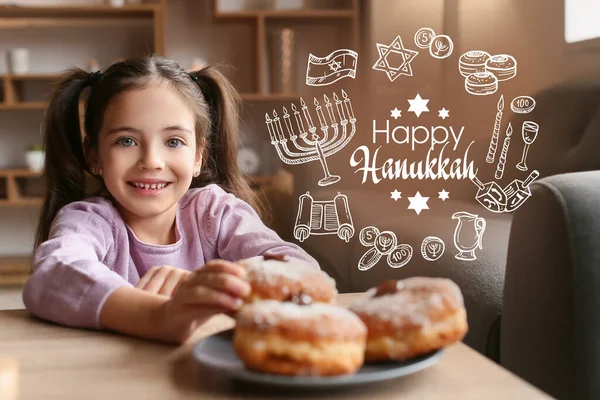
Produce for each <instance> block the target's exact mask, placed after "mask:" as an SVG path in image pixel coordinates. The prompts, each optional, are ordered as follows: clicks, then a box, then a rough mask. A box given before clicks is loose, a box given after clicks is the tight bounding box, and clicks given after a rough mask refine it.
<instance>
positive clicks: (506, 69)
mask: <svg viewBox="0 0 600 400" xmlns="http://www.w3.org/2000/svg"><path fill="white" fill-rule="evenodd" d="M485 70H486V71H487V72H490V73H492V74H494V75H495V76H496V78H498V81H500V82H502V81H507V80H509V79H512V78H514V77H515V76H516V75H517V60H515V58H514V57H513V56H509V55H508V54H498V55H495V56H492V57H491V58H490V59H488V60H487V61H486V63H485Z"/></svg>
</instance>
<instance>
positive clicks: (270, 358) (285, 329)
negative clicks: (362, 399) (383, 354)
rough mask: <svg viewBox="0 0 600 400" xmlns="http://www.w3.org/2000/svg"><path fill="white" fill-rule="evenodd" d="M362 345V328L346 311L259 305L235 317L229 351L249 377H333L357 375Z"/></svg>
mask: <svg viewBox="0 0 600 400" xmlns="http://www.w3.org/2000/svg"><path fill="white" fill-rule="evenodd" d="M366 340H367V328H366V326H365V324H364V323H363V322H362V321H361V319H360V318H359V317H358V316H357V315H356V314H354V313H353V312H351V311H349V310H348V309H345V308H342V307H338V306H334V305H331V304H325V303H311V302H310V301H308V302H302V301H299V302H291V301H290V302H280V301H276V300H262V301H257V302H254V303H252V304H249V305H246V306H244V307H243V308H242V309H241V310H240V311H239V312H238V314H237V316H236V326H235V329H234V334H233V347H234V349H235V352H236V354H237V355H238V356H239V357H240V359H241V360H242V361H243V362H244V365H245V366H246V368H248V369H250V370H252V371H256V372H262V373H270V374H277V375H291V376H300V375H303V376H307V375H308V376H333V375H344V374H352V373H355V372H356V371H357V370H358V369H360V367H361V366H362V365H363V363H364V355H365V343H366Z"/></svg>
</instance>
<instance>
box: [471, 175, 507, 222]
mask: <svg viewBox="0 0 600 400" xmlns="http://www.w3.org/2000/svg"><path fill="white" fill-rule="evenodd" d="M471 181H472V182H473V183H474V184H476V185H477V187H478V188H479V190H477V194H476V195H475V200H477V201H478V202H479V204H481V205H482V206H484V207H485V208H486V209H487V210H489V211H491V212H495V213H502V212H504V209H505V208H506V193H504V190H502V188H501V187H500V185H498V184H497V183H496V182H488V183H481V181H480V180H479V179H478V178H477V176H474V177H473V179H471Z"/></svg>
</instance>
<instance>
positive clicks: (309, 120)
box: [300, 97, 315, 131]
mask: <svg viewBox="0 0 600 400" xmlns="http://www.w3.org/2000/svg"><path fill="white" fill-rule="evenodd" d="M300 104H301V105H302V112H303V113H304V118H306V122H307V123H308V130H309V131H314V130H315V125H314V124H313V121H312V118H311V117H310V113H309V112H308V107H306V103H305V102H304V99H303V98H302V97H300Z"/></svg>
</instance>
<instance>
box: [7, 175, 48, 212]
mask: <svg viewBox="0 0 600 400" xmlns="http://www.w3.org/2000/svg"><path fill="white" fill-rule="evenodd" d="M41 177H42V173H41V172H35V171H31V170H29V169H26V168H14V169H0V179H1V180H4V181H5V182H6V198H3V199H0V207H14V206H40V205H42V198H41V197H26V196H23V195H22V194H21V193H20V191H19V185H18V183H17V179H19V178H41Z"/></svg>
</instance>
